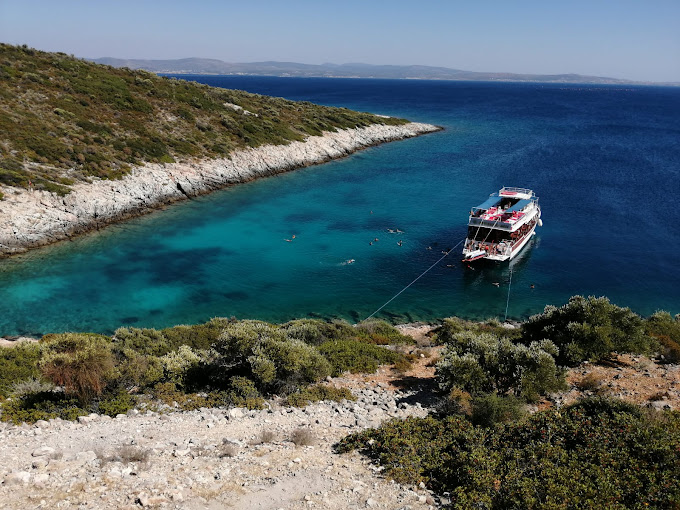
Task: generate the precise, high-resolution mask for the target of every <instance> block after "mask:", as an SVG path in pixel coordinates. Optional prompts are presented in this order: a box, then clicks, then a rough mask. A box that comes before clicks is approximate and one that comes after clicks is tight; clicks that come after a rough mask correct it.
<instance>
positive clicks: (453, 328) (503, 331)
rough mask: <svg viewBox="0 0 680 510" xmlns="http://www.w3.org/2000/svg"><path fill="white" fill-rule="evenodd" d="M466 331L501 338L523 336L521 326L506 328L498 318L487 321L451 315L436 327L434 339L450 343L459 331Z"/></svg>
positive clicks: (438, 342) (440, 342)
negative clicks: (470, 319) (468, 319)
mask: <svg viewBox="0 0 680 510" xmlns="http://www.w3.org/2000/svg"><path fill="white" fill-rule="evenodd" d="M466 331H469V332H473V333H491V334H493V335H495V336H497V337H499V338H509V339H511V340H515V339H517V338H519V337H520V336H521V332H520V330H519V328H517V329H509V328H504V327H503V326H502V325H501V324H500V323H499V322H498V320H497V319H489V320H487V321H485V322H473V321H466V320H464V319H460V318H458V317H449V318H447V319H444V320H443V321H442V324H441V326H439V327H438V328H437V329H435V336H434V340H433V341H434V342H435V343H436V344H439V345H442V344H448V343H451V342H452V340H453V337H454V336H455V335H456V334H457V333H463V332H466Z"/></svg>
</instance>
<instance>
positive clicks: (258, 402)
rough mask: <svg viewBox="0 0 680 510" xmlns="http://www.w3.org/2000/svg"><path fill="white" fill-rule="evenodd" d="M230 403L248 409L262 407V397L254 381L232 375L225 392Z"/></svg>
mask: <svg viewBox="0 0 680 510" xmlns="http://www.w3.org/2000/svg"><path fill="white" fill-rule="evenodd" d="M227 394H228V396H229V401H230V403H231V405H233V406H236V407H247V408H248V409H264V399H263V398H262V396H261V395H260V392H259V391H257V388H256V387H255V383H254V382H253V381H251V380H250V379H247V378H245V377H239V376H236V377H232V378H231V380H230V381H229V390H228V392H227Z"/></svg>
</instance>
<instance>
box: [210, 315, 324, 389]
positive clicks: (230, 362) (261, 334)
mask: <svg viewBox="0 0 680 510" xmlns="http://www.w3.org/2000/svg"><path fill="white" fill-rule="evenodd" d="M214 348H215V351H216V352H217V357H216V360H215V362H214V363H215V365H216V370H214V371H213V372H214V373H215V374H216V377H217V381H216V382H217V383H218V384H219V383H220V381H224V380H225V378H230V377H232V376H244V377H247V378H248V379H250V380H252V381H254V382H255V384H256V386H257V387H258V389H260V390H262V391H266V392H269V391H274V390H276V391H283V392H284V393H289V392H291V391H293V390H294V389H296V388H298V387H300V386H305V385H307V384H309V383H313V382H316V381H319V380H321V379H323V378H325V377H326V376H327V375H329V373H330V366H329V364H328V362H327V361H326V359H325V358H324V357H323V356H321V355H320V354H319V352H318V351H317V350H316V349H315V348H314V347H312V346H310V345H308V344H306V343H304V342H303V341H301V340H297V339H290V338H287V337H286V335H285V331H284V330H282V329H281V328H279V327H277V326H274V325H272V324H268V323H266V322H261V321H240V322H237V323H231V324H229V325H228V326H227V327H226V328H225V330H224V332H223V333H222V335H221V336H220V338H219V340H218V341H217V342H216V343H215V346H214Z"/></svg>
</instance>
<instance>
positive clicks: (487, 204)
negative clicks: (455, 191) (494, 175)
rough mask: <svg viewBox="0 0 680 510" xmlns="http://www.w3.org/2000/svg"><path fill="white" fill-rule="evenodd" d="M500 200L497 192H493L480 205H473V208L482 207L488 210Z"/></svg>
mask: <svg viewBox="0 0 680 510" xmlns="http://www.w3.org/2000/svg"><path fill="white" fill-rule="evenodd" d="M501 200H502V198H501V197H499V196H498V193H493V194H492V195H491V196H490V197H489V198H487V199H486V202H484V203H483V204H481V205H478V206H477V207H475V209H484V210H485V211H486V210H489V209H491V208H492V207H494V206H496V205H498V204H500V202H501Z"/></svg>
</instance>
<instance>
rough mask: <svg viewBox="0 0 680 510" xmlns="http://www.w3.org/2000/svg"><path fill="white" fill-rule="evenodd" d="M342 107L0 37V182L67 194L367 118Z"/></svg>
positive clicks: (371, 119)
mask: <svg viewBox="0 0 680 510" xmlns="http://www.w3.org/2000/svg"><path fill="white" fill-rule="evenodd" d="M405 123H406V121H405V120H401V119H393V118H384V117H379V116H375V115H372V114H368V113H358V112H353V111H350V110H347V109H344V108H330V107H322V106H318V105H314V104H311V103H307V102H293V101H288V100H285V99H281V98H272V97H266V96H261V95H257V94H250V93H247V92H243V91H236V90H225V89H218V88H212V87H208V86H206V85H201V84H198V83H193V82H187V81H183V80H176V79H168V78H162V77H159V76H156V75H155V74H151V73H149V72H146V71H142V70H134V71H133V70H130V69H115V68H113V67H109V66H104V65H99V64H95V63H92V62H88V61H85V60H79V59H76V58H74V57H72V56H68V55H66V54H64V53H46V52H41V51H37V50H34V49H31V48H28V47H26V46H22V47H17V46H11V45H7V44H0V133H2V134H1V135H0V184H4V185H7V186H14V187H22V188H28V187H29V182H30V184H32V186H33V187H34V188H35V189H37V190H40V189H42V190H46V191H52V192H56V193H58V194H61V195H63V194H66V193H68V192H69V190H70V187H71V186H72V185H73V184H74V183H76V182H78V181H86V182H87V181H89V180H90V178H92V177H99V178H106V179H116V178H120V177H121V176H123V175H125V174H127V173H129V171H130V169H131V168H132V167H133V166H137V165H141V164H143V163H172V162H174V161H187V160H194V159H204V158H225V157H228V156H229V155H230V154H231V153H232V151H234V150H236V149H241V148H248V147H258V146H262V145H264V144H287V143H289V142H291V141H302V140H304V139H306V137H308V136H310V135H320V134H321V133H322V132H329V131H330V132H333V131H336V130H338V129H347V128H356V127H363V126H369V125H373V124H383V125H385V124H390V125H400V124H405Z"/></svg>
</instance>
